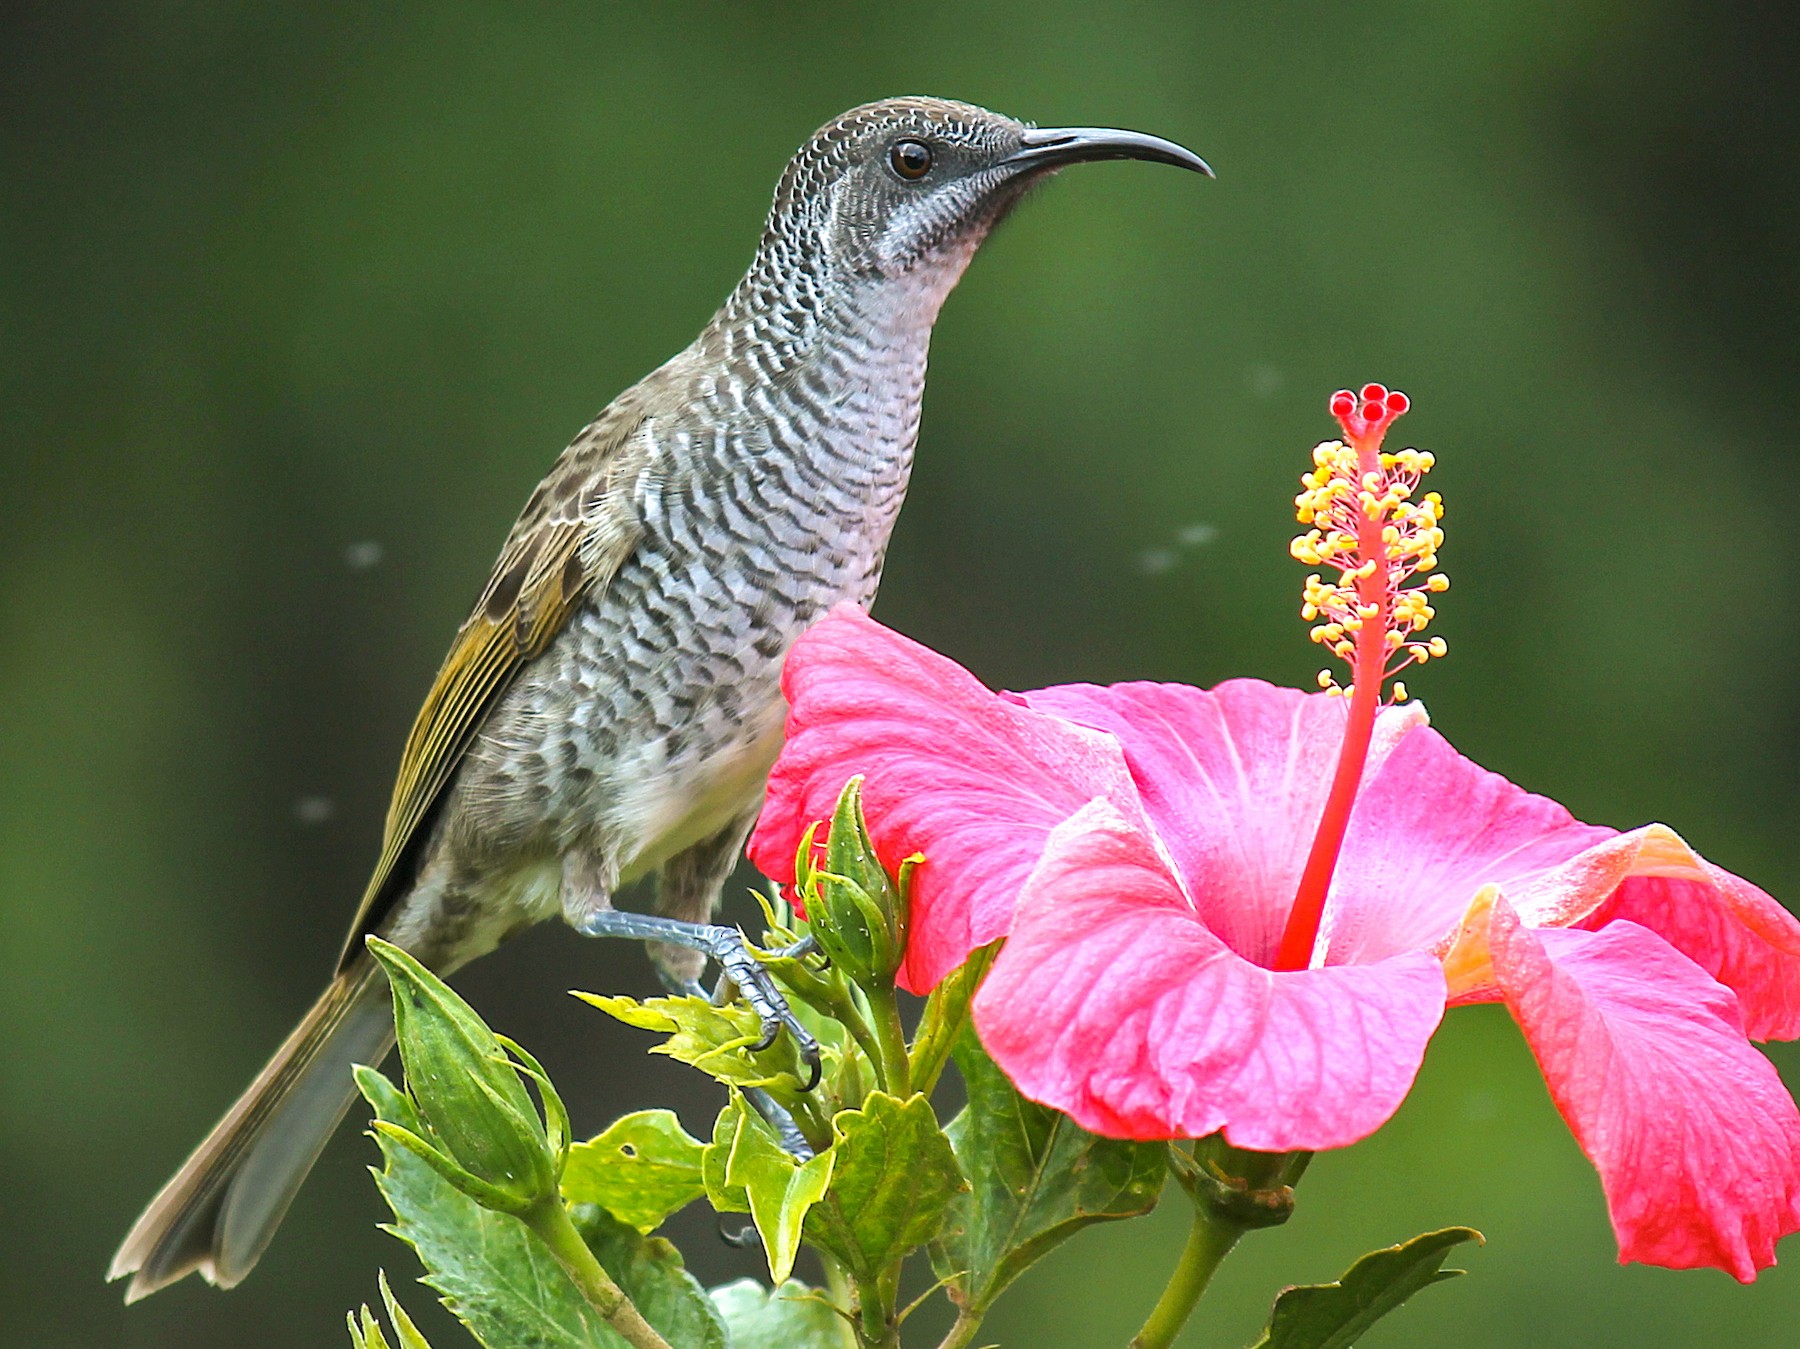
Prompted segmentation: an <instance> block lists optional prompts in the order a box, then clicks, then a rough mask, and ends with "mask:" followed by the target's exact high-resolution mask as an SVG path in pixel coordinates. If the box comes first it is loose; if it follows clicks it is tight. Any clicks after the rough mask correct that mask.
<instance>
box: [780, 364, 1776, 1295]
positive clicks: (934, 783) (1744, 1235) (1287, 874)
mask: <svg viewBox="0 0 1800 1349" xmlns="http://www.w3.org/2000/svg"><path fill="white" fill-rule="evenodd" d="M1364 395H1365V397H1364V398H1363V399H1362V400H1360V401H1357V400H1354V399H1353V396H1351V395H1339V396H1338V398H1337V399H1336V400H1334V404H1333V410H1334V412H1337V413H1338V415H1339V417H1340V420H1343V421H1344V423H1345V428H1346V431H1347V432H1348V433H1349V439H1350V442H1351V443H1350V444H1349V445H1348V446H1346V445H1343V444H1336V443H1330V444H1327V445H1325V446H1321V447H1320V449H1319V451H1317V452H1316V453H1315V463H1316V464H1317V465H1318V467H1317V470H1316V471H1315V473H1313V474H1310V475H1308V477H1307V479H1306V480H1305V481H1306V486H1307V489H1308V490H1307V492H1306V493H1305V494H1303V496H1302V497H1301V499H1300V506H1301V518H1302V521H1303V522H1304V523H1307V524H1317V525H1319V526H1321V527H1320V528H1315V529H1314V530H1313V531H1312V532H1310V533H1309V534H1308V535H1306V536H1304V537H1303V538H1302V539H1299V540H1296V553H1297V554H1298V555H1301V556H1303V557H1306V558H1307V560H1309V561H1324V562H1326V563H1327V564H1328V565H1332V566H1336V567H1338V568H1339V582H1338V584H1336V585H1328V584H1325V583H1323V582H1321V581H1320V580H1319V578H1318V577H1313V578H1310V579H1309V581H1308V586H1307V601H1306V609H1307V616H1308V617H1309V618H1316V619H1318V620H1320V621H1319V622H1318V624H1317V626H1315V628H1314V638H1315V640H1317V641H1319V642H1320V643H1321V644H1323V645H1325V646H1326V647H1327V648H1329V649H1331V650H1333V651H1334V652H1337V653H1338V654H1341V655H1344V656H1346V658H1347V659H1349V660H1350V662H1351V667H1352V670H1353V671H1354V675H1355V683H1354V684H1353V685H1352V686H1351V688H1350V689H1349V690H1340V689H1338V688H1337V687H1336V686H1335V684H1331V683H1330V681H1329V680H1328V679H1322V682H1325V683H1327V684H1328V686H1329V687H1328V691H1327V692H1324V693H1315V694H1306V693H1302V692H1299V691H1297V690H1292V689H1283V688H1277V687H1275V686H1273V685H1269V684H1265V683H1261V682H1259V681H1255V680H1234V681H1231V682H1228V683H1225V684H1222V685H1220V686H1218V687H1217V688H1215V689H1211V690H1202V689H1196V688H1189V687H1185V686H1182V685H1172V684H1148V683H1134V684H1121V685H1115V686H1112V687H1110V688H1100V687H1095V686H1091V685H1071V686H1063V687H1058V688H1050V689H1043V690H1040V691H1038V692H1035V693H1031V694H1027V695H1023V696H1021V695H1013V694H996V693H992V692H990V691H989V690H987V689H986V688H985V687H983V686H982V685H981V684H980V682H979V681H977V680H976V679H975V678H974V677H973V676H972V675H970V674H969V673H968V672H967V671H965V670H963V669H962V668H961V667H959V666H957V665H956V664H955V663H954V662H952V661H950V660H948V659H946V658H945V657H943V656H940V655H938V654H936V653H934V652H932V651H930V650H928V649H926V648H924V647H922V646H919V645H917V644H916V643H913V642H910V641H908V640H907V639H905V638H903V637H901V636H899V635H898V634H896V633H893V632H891V631H889V630H887V629H885V628H883V627H881V626H880V625H879V624H877V623H875V622H874V621H873V620H871V619H869V618H867V617H865V616H864V615H863V614H862V613H861V612H860V611H857V610H855V609H850V608H846V609H842V610H839V611H836V612H834V613H833V614H832V615H830V616H829V617H827V618H826V619H824V620H823V621H821V622H820V623H819V624H818V625H817V626H815V627H814V629H813V630H812V631H811V632H809V633H808V634H807V635H806V636H805V637H803V638H802V639H801V640H800V642H799V643H798V644H796V646H795V648H794V650H793V653H792V654H791V655H790V657H789V659H788V663H787V668H786V673H785V678H784V687H785V689H786V692H787V695H788V699H789V701H790V703H791V705H792V713H791V716H790V719H789V725H788V741H787V747H786V749H785V750H784V751H783V753H782V756H781V760H780V762H779V763H778V764H777V765H776V768H775V771H774V774H773V775H772V777H771V779H770V786H769V795H768V802H767V805H766V807H765V809H764V813H763V817H762V820H761V821H760V823H759V824H758V826H757V830H756V833H755V835H754V837H753V838H752V840H751V855H752V857H753V858H754V859H755V861H756V862H757V863H758V865H759V866H761V867H762V869H763V870H764V872H765V873H766V874H768V875H770V876H771V877H773V878H775V879H777V880H781V881H785V882H790V883H791V881H792V878H793V864H794V852H795V849H796V848H797V847H798V845H799V840H800V838H801V836H802V834H803V833H804V831H805V829H806V828H807V826H809V825H810V824H812V823H813V822H814V821H818V820H823V819H827V818H828V817H829V816H830V813H831V808H832V804H833V802H834V801H835V799H836V797H837V794H838V792H839V790H840V789H841V788H842V786H843V784H844V782H845V781H846V780H847V779H848V778H850V777H851V776H852V775H854V774H858V773H860V774H863V775H865V777H866V781H865V785H864V789H863V794H864V804H865V808H866V811H867V815H868V819H869V828H870V832H871V835H872V837H873V839H874V841H875V844H876V847H877V850H878V851H879V852H880V854H881V856H882V857H883V859H884V861H886V862H887V863H888V864H889V866H890V867H893V866H897V865H898V863H899V862H900V860H901V859H902V858H905V857H907V856H909V855H911V854H913V853H915V852H917V853H923V854H924V856H925V862H924V863H923V865H921V866H920V867H919V868H918V870H917V871H916V873H915V876H914V885H913V891H912V898H913V908H912V914H911V929H910V936H909V947H908V950H907V954H906V960H905V964H904V966H903V967H902V970H901V972H900V980H901V983H902V984H903V986H905V987H907V988H910V989H912V990H914V991H924V990H927V989H929V988H931V987H933V986H934V985H935V984H936V983H937V982H938V980H940V979H941V978H942V977H943V976H944V975H945V974H946V973H948V972H949V971H950V970H952V969H954V968H955V967H956V966H957V965H958V964H960V963H961V962H962V961H963V960H964V959H965V958H966V957H967V955H968V954H969V952H970V951H971V950H973V949H974V948H975V947H977V946H980V945H983V944H985V943H987V942H990V941H993V940H995V939H997V938H1000V937H1006V938H1007V941H1006V945H1005V947H1004V949H1003V950H1002V952H1001V954H1000V956H999V958H998V959H997V960H996V962H995V964H994V966H993V969H992V970H991V972H990V973H989V975H988V977H987V980H986V982H985V983H984V985H983V987H982V989H981V991H980V992H979V994H978V995H977V997H976V1000H975V1018H976V1024H977V1027H978V1028H979V1030H980V1033H981V1037H982V1040H983V1042H984V1044H985V1045H986V1047H987V1049H988V1051H989V1052H990V1053H991V1054H992V1056H993V1057H994V1059H995V1060H996V1061H997V1062H998V1063H999V1064H1000V1065H1001V1066H1002V1067H1003V1068H1004V1069H1005V1070H1006V1072H1007V1073H1008V1074H1009V1075H1010V1076H1011V1077H1012V1079H1013V1080H1014V1081H1015V1082H1016V1083H1017V1085H1018V1086H1019V1089H1020V1090H1021V1091H1023V1092H1024V1093H1025V1094H1026V1095H1028V1096H1030V1097H1032V1098H1033V1099H1036V1100H1039V1101H1043V1102H1045V1103H1047V1104H1050V1105H1053V1106H1055V1107H1057V1108H1058V1109H1061V1110H1063V1111H1066V1112H1067V1113H1068V1114H1070V1115H1071V1116H1072V1117H1073V1118H1074V1119H1075V1120H1076V1121H1078V1122H1079V1123H1080V1124H1082V1125H1083V1126H1084V1127H1086V1128H1088V1129H1091V1130H1093V1131H1095V1132H1098V1133H1103V1134H1108V1135H1112V1136H1115V1137H1126V1138H1141V1139H1152V1138H1173V1137H1201V1136H1205V1135H1208V1134H1212V1133H1215V1132H1222V1133H1223V1135H1224V1137H1225V1139H1226V1141H1227V1142H1229V1143H1231V1144H1233V1145H1235V1146H1238V1147H1243V1148H1249V1149H1254V1150H1259V1151H1271V1152H1285V1151H1295V1150H1314V1149H1319V1148H1328V1147H1340V1146H1343V1145H1346V1144H1348V1143H1352V1142H1355V1141H1356V1140H1358V1139H1360V1138H1362V1137H1365V1136H1366V1135H1367V1134H1369V1133H1371V1132H1372V1131H1373V1130H1375V1129H1376V1128H1378V1127H1379V1126H1380V1125H1381V1124H1382V1123H1383V1122H1384V1121H1385V1120H1386V1119H1387V1118H1388V1117H1389V1116H1390V1115H1391V1114H1392V1113H1393V1112H1394V1110H1395V1109H1396V1108H1397V1107H1398V1106H1399V1104H1400V1102H1401V1100H1402V1099H1403V1098H1404V1097H1405V1095H1406V1093H1407V1091H1408V1090H1409V1089H1410V1088H1411V1085H1412V1082H1413V1079H1414V1077H1415V1075H1416V1074H1417V1072H1418V1069H1419V1065H1420V1062H1421V1060H1422V1059H1423V1056H1424V1052H1425V1046H1426V1043H1427V1041H1428V1040H1429V1039H1430V1037H1431V1035H1432V1033H1433V1031H1434V1030H1435V1029H1436V1028H1437V1025H1438V1022H1439V1021H1440V1020H1441V1018H1442V1016H1443V1013H1444V1010H1445V1008H1446V1007H1447V1006H1451V1005H1455V1004H1459V1003H1468V1002H1482V1001H1503V1002H1504V1003H1505V1004H1506V1006H1507V1008H1508V1009H1509V1010H1510V1011H1511V1013H1512V1014H1513V1016H1514V1017H1515V1019H1516V1020H1517V1021H1518V1023H1519V1025H1520V1028H1521V1029H1522V1030H1523V1032H1524V1034H1525V1038H1526V1040H1527V1042H1528V1044H1529V1045H1530V1047H1531V1050H1532V1052H1533V1054H1534V1055H1535V1056H1536V1058H1537V1061H1538V1064H1539V1066H1540V1068H1541V1069H1542V1071H1543V1073H1544V1077H1545V1080H1546V1082H1547V1084H1548V1085H1549V1088H1550V1092H1551V1096H1552V1097H1553V1099H1554V1100H1555V1102H1556V1105H1557V1107H1558V1109H1559V1110H1560V1111H1561V1112H1562V1114H1563V1117H1564V1118H1565V1119H1566V1120H1567V1121H1568V1123H1569V1127H1570V1129H1571V1130H1572V1132H1573V1133H1574V1135H1575V1138H1576V1141H1577V1142H1578V1143H1579V1144H1580V1145H1581V1147H1582V1149H1583V1150H1584V1151H1585V1152H1586V1153H1587V1155H1588V1156H1589V1158H1590V1159H1591V1160H1592V1161H1593V1163H1594V1165H1595V1167H1596V1168H1597V1170H1598V1171H1599V1174H1600V1178H1601V1181H1602V1184H1603V1187H1604V1189H1605V1193H1606V1199H1607V1204H1608V1207H1609V1209H1610V1211H1611V1215H1612V1220H1613V1226H1614V1230H1615V1233H1616V1234H1617V1237H1618V1242H1619V1250H1620V1258H1621V1260H1638V1261H1643V1262H1646V1263H1650V1264H1658V1265H1665V1266H1671V1267H1676V1268H1687V1267H1693V1266H1702V1265H1710V1266H1716V1267H1718V1268H1720V1269H1724V1270H1726V1271H1727V1272H1729V1273H1730V1274H1732V1275H1733V1276H1734V1277H1736V1278H1738V1279H1740V1280H1744V1281H1749V1280H1751V1279H1753V1278H1754V1277H1755V1274H1756V1271H1757V1270H1758V1269H1761V1268H1764V1267H1766V1266H1768V1265H1770V1264H1773V1263H1774V1260H1775V1255H1774V1248H1775V1243H1776V1242H1777V1241H1778V1240H1779V1239H1780V1238H1781V1237H1782V1236H1784V1235H1786V1234H1788V1233H1790V1232H1793V1231H1795V1230H1800V1111H1797V1110H1796V1108H1795V1105H1794V1101H1793V1099H1792V1097H1791V1096H1790V1095H1789V1094H1788V1092H1787V1090H1786V1089H1785V1088H1784V1087H1783V1085H1782V1083H1781V1081H1780V1079H1779V1077H1778V1076H1777V1075H1776V1073H1775V1071H1774V1069H1773V1067H1772V1066H1771V1065H1770V1064H1769V1062H1768V1060H1767V1059H1765V1058H1764V1057H1763V1056H1762V1055H1761V1054H1760V1053H1759V1052H1758V1051H1757V1050H1756V1049H1755V1048H1754V1047H1753V1046H1752V1045H1751V1044H1750V1040H1751V1039H1771V1038H1783V1039H1792V1038H1796V1037H1797V1036H1800V923H1796V921H1795V920H1794V918H1793V917H1792V916H1790V915H1789V914H1788V913H1787V911H1786V910H1785V909H1783V908H1782V907H1781V906H1780V905H1779V904H1778V903H1776V902H1775V901H1774V900H1773V899H1771V898H1770V897H1769V896H1768V895H1766V894H1765V893H1763V892H1762V891H1761V890H1759V889H1757V888H1756V887H1755V886H1753V885H1751V884H1750V883H1748V882H1747V881H1744V880H1741V879H1739V878H1738V877H1736V876H1733V875H1731V874H1729V873H1728V872H1725V871H1723V870H1721V869H1719V868H1718V867H1715V866H1713V865H1712V864H1710V863H1708V862H1707V861H1705V860H1704V859H1703V858H1701V857H1700V856H1698V855H1697V854H1696V853H1694V852H1693V850H1692V849H1690V848H1689V847H1687V845H1686V844H1685V843H1683V842H1682V840H1681V839H1680V838H1679V837H1678V836H1677V835H1676V834H1675V833H1674V832H1673V831H1671V830H1669V829H1668V828H1666V827H1664V826H1662V825H1649V826H1646V827H1644V828H1641V829H1637V830H1634V831H1631V832H1629V833H1620V832H1619V831H1616V830H1613V829H1607V828H1601V827H1597V826H1593V825H1587V824H1583V823H1581V822H1580V821H1578V820H1576V819H1574V818H1573V817H1572V816H1571V815H1570V814H1569V813H1568V811H1566V810H1564V809H1563V808H1562V807H1561V806H1560V805H1558V804H1557V803H1556V802H1554V801H1551V800H1548V799H1547V798H1544V797H1541V796H1535V795H1532V794H1531V793H1528V792H1526V791H1524V790H1522V789H1521V788H1519V787H1516V786H1514V785H1513V784H1512V783H1510V782H1508V781H1506V780H1505V779H1504V778H1502V777H1500V776H1498V775H1496V774H1494V773H1490V772H1488V771H1486V770H1484V769H1482V768H1481V767H1479V766H1478V765H1476V764H1474V763H1472V762H1471V761H1470V760H1468V759H1466V758H1464V757H1463V756H1462V755H1460V754H1459V753H1457V751H1456V750H1455V749H1454V748H1452V747H1451V745H1450V743H1449V742H1448V741H1447V740H1445V739H1444V737H1443V736H1441V735H1440V734H1438V733H1437V732H1436V731H1435V730H1433V729H1431V728H1430V727H1429V726H1428V725H1427V724H1426V723H1425V717H1424V714H1423V713H1422V712H1421V711H1418V710H1416V709H1410V708H1406V707H1404V706H1395V705H1389V706H1383V705H1382V702H1381V697H1380V690H1381V686H1382V684H1383V682H1384V680H1386V679H1387V678H1388V677H1389V676H1390V675H1391V674H1392V673H1394V672H1395V671H1396V670H1397V669H1398V668H1400V667H1401V666H1403V665H1407V664H1411V663H1415V662H1417V661H1420V660H1424V659H1428V658H1431V657H1433V656H1437V655H1441V654H1443V648H1442V645H1441V643H1436V642H1433V643H1425V642H1421V641H1419V640H1418V633H1419V631H1420V630H1422V628H1423V627H1424V624H1425V621H1427V620H1428V619H1429V618H1430V616H1431V610H1430V606H1429V604H1428V603H1427V602H1426V597H1427V596H1428V595H1430V594H1433V593H1436V592H1440V591H1442V590H1443V589H1444V588H1446V585H1447V583H1445V582H1443V581H1442V579H1441V578H1440V577H1436V576H1433V575H1430V573H1431V571H1432V568H1433V567H1434V566H1435V552H1436V546H1437V544H1438V543H1439V542H1441V539H1442V534H1441V532H1440V531H1438V529H1437V522H1438V519H1439V518H1440V517H1441V514H1442V509H1441V506H1440V505H1439V504H1438V503H1437V501H1436V498H1435V496H1428V497H1427V498H1425V500H1424V501H1422V502H1417V503H1414V502H1413V501H1412V500H1411V493H1412V490H1413V488H1415V487H1416V485H1417V482H1418V477H1419V475H1420V474H1421V473H1422V472H1424V471H1426V470H1427V469H1429V467H1430V460H1429V457H1428V456H1420V455H1417V454H1415V453H1414V452H1412V451H1406V452H1403V453H1402V454H1401V455H1381V454H1380V453H1379V444H1380V437H1381V434H1382V432H1384V431H1385V429H1386V426H1387V424H1388V423H1390V422H1391V421H1392V420H1393V419H1394V417H1395V416H1398V415H1399V413H1400V412H1402V411H1404V410H1405V403H1404V400H1400V399H1399V398H1398V396H1397V395H1388V394H1387V392H1386V390H1382V389H1380V388H1379V386H1371V387H1370V388H1369V389H1365V390H1364ZM1371 395H1373V396H1372V397H1371ZM1347 398H1350V399H1352V402H1351V404H1350V405H1349V406H1348V407H1346V406H1345V405H1344V402H1343V400H1344V399H1347ZM1346 484H1347V485H1346ZM1371 560H1373V561H1374V562H1375V563H1376V565H1375V566H1373V567H1371V566H1370V565H1369V563H1370V561H1371ZM1409 582H1411V584H1409ZM1397 693H1398V696H1401V697H1403V696H1404V694H1403V692H1400V691H1398V690H1397ZM1339 695H1344V696H1339ZM1334 760H1335V771H1334V770H1333V768H1332V765H1333V762H1334Z"/></svg>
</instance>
